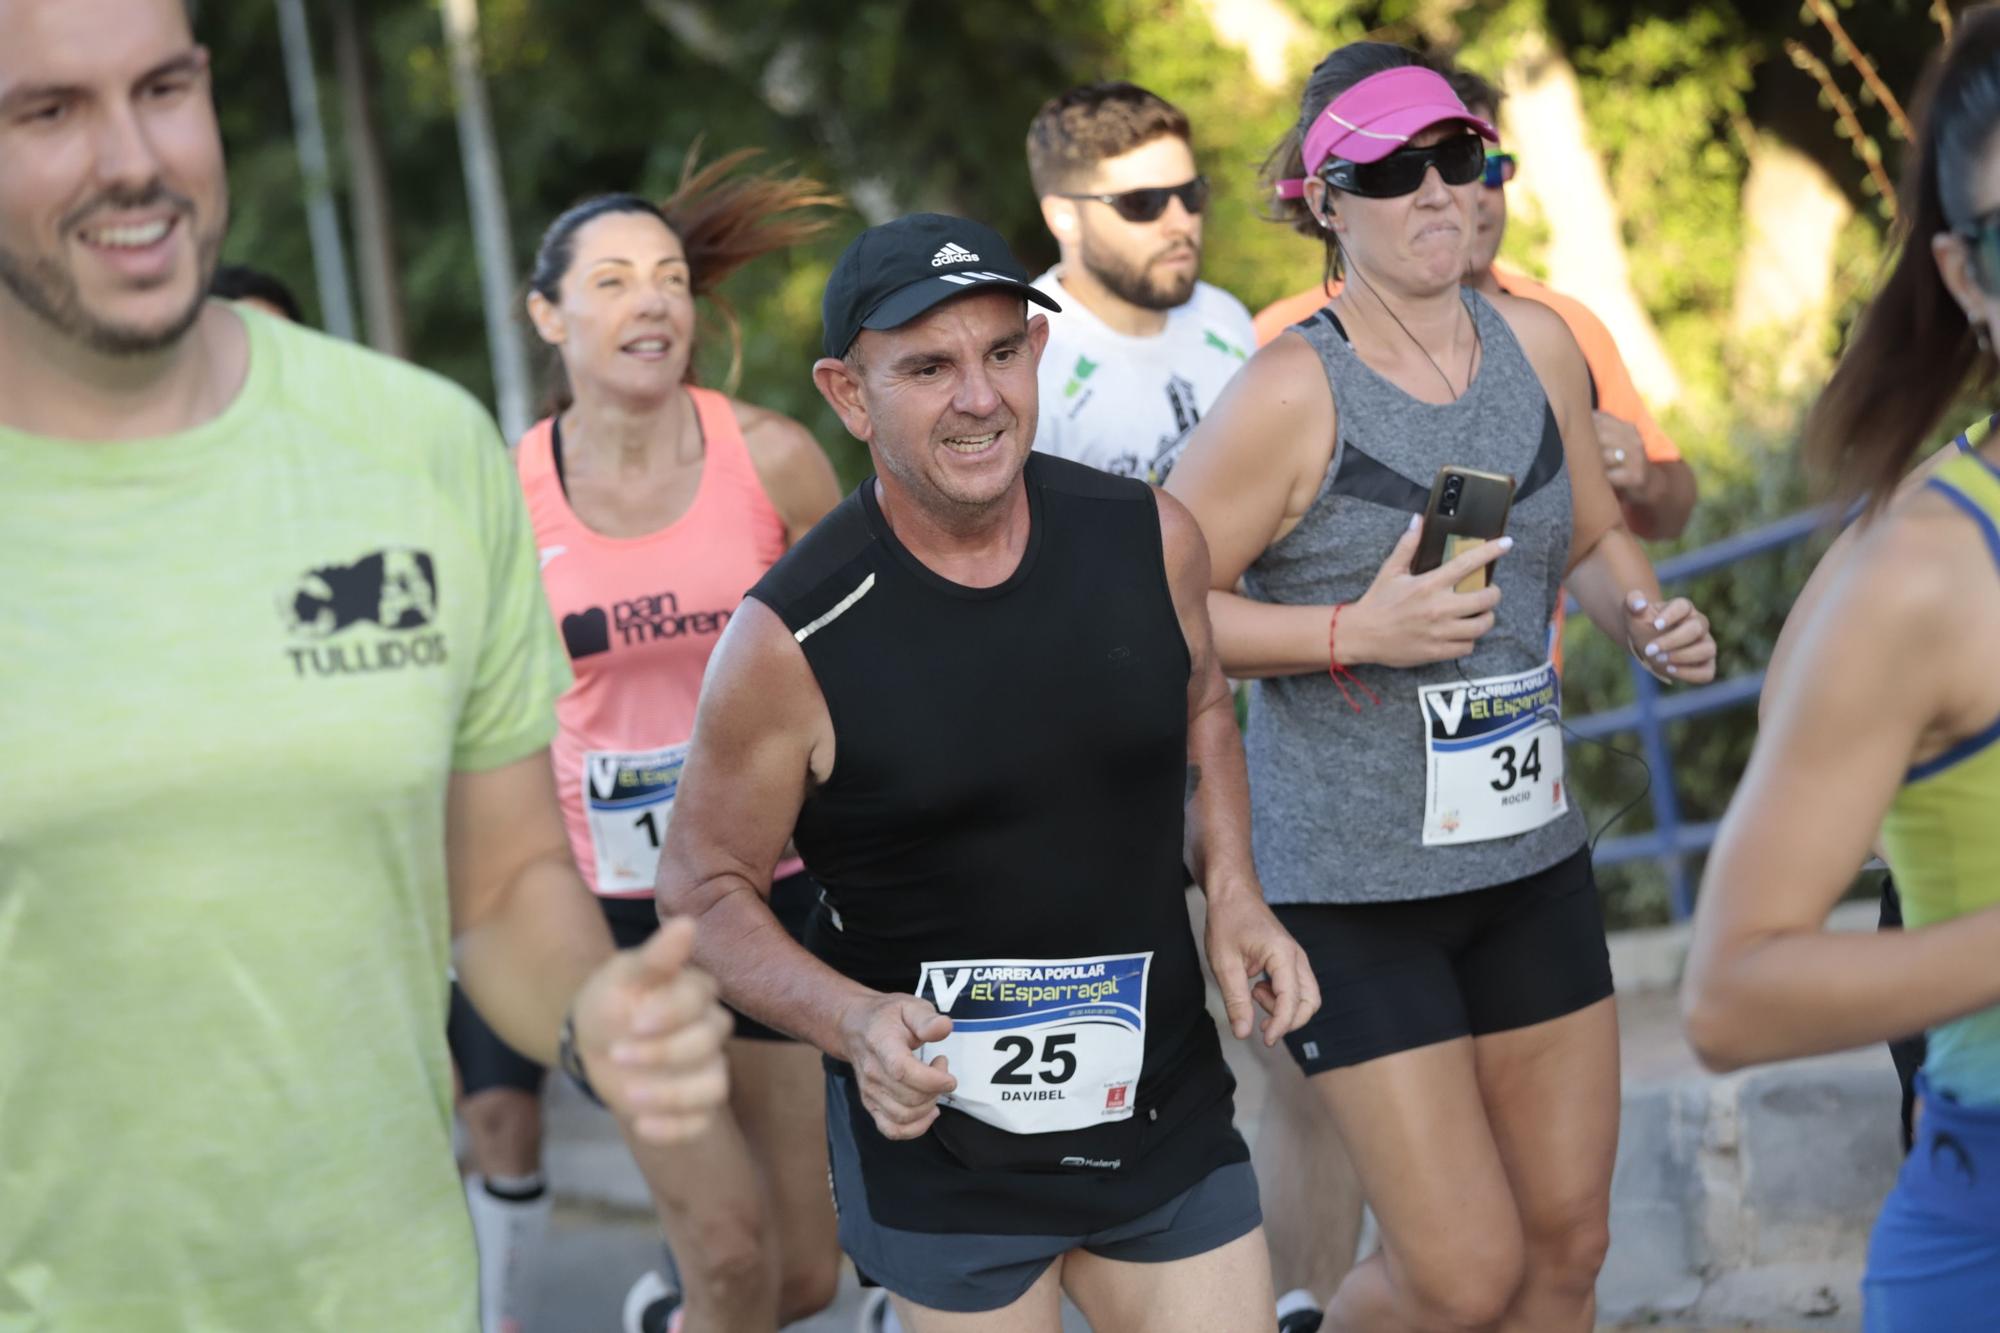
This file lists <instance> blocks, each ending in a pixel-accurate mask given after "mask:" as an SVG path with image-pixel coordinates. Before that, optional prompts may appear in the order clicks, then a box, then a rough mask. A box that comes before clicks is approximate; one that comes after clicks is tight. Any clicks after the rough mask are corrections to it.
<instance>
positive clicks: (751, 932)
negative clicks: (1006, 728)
mask: <svg viewBox="0 0 2000 1333" xmlns="http://www.w3.org/2000/svg"><path fill="white" fill-rule="evenodd" d="M832 760H833V723H832V720H831V719H830V718H829V717H828V715H827V711H826V702H825V700H824V699H823V698H822V697H821V695H820V692H819V685H818V682H816V681H815V680H814V679H813V674H812V670H811V668H810V667H808V666H807V665H806V659H805V653H804V651H803V650H802V649H801V648H800V647H799V645H798V642H797V641H796V640H795V639H793V637H792V634H791V631H790V630H788V629H786V628H785V625H784V622H783V621H782V620H780V619H779V618H778V615H777V613H776V612H774V611H772V610H771V609H770V608H769V607H767V606H765V605H764V604H763V603H762V602H759V601H757V600H756V599H754V598H750V599H746V600H745V601H744V602H743V604H742V606H740V607H739V608H738V609H737V611H736V614H735V615H733V616H731V617H730V620H729V624H728V626H727V628H725V629H724V631H723V634H722V637H721V639H720V640H718V641H717V643H716V646H715V653H714V656H713V657H712V658H711V659H710V661H709V665H708V671H707V674H706V676H705V677H704V678H703V686H702V691H701V702H700V704H699V707H698V709H697V711H696V714H695V724H694V734H693V736H692V738H691V739H690V741H689V745H688V755H687V762H686V764H685V766H684V767H683V768H682V770H681V781H680V786H679V788H678V790H677V792H676V795H675V797H674V813H673V818H672V819H670V820H669V821H668V822H667V833H666V839H665V843H664V845H663V846H662V847H661V849H660V866H659V876H658V879H657V881H656V884H655V892H656V894H657V896H658V899H659V905H660V911H661V914H662V915H663V916H665V915H668V914H672V913H682V914H685V915H687V916H691V917H693V918H694V919H695V923H696V926H697V931H696V944H695V958H696V960H697V961H699V962H701V963H702V964H703V965H704V966H707V967H710V968H711V970H713V971H714V975H715V978H716V981H717V982H718V983H719V984H720V985H721V987H722V993H723V995H724V996H725V997H727V999H728V1000H729V1003H731V1004H733V1005H735V1006H736V1007H737V1008H739V1009H741V1010H743V1011H744V1012H745V1013H748V1014H751V1015H754V1016H755V1017H756V1018H758V1019H760V1020H762V1021H764V1022H767V1023H770V1024H771V1025H772V1026H774V1027H777V1028H779V1029H780V1030H782V1031H785V1032H790V1033H792V1034H793V1035H795V1036H798V1037H801V1038H803V1039H805V1040H806V1041H809V1042H811V1043H812V1044H813V1045H815V1046H818V1047H819V1048H820V1049H821V1050H824V1051H831V1052H833V1053H835V1054H838V1053H839V1042H838V1040H837V1026H836V1024H835V1023H834V1021H833V1019H834V1015H835V1014H836V1013H837V1012H838V1011H839V1010H840V1009H841V1008H842V1006H843V1005H844V1004H845V1003H847V1002H848V1001H850V1000H852V999H855V998H857V997H859V996H862V995H872V994H873V992H870V991H868V990H867V989H866V988H865V987H862V986H859V985H857V984H855V983H854V982H851V981H848V980H847V979H846V978H844V977H842V976H840V974H838V973H837V972H835V971H834V970H833V969H832V968H829V967H827V966H826V965H825V964H824V963H821V962H820V961H819V960H818V959H816V958H814V957H813V956H812V955H811V954H809V953H807V952H806V951H805V949H803V948H801V947H800V946H799V944H798V943H797V942H796V941H795V940H793V939H792V937H791V936H790V935H789V934H787V933H786V931H785V928H784V927H783V926H782V925H781V924H779V922H778V919H777V917H776V916H775V915H773V913H772V912H771V908H770V902H769V900H770V893H771V871H772V870H773V869H774V868H775V867H776V866H777V864H778V860H779V858H780V856H781V855H782V854H783V852H784V848H785V843H786V842H787V840H789V839H790V837H791V836H792V826H793V825H794V824H795V823H796V822H797V820H798V814H799V810H800V808H801V807H802V806H803V805H804V803H805V798H806V794H807V792H808V791H809V790H810V788H811V786H812V784H814V783H815V782H817V781H819V780H821V779H823V778H824V777H826V775H827V774H829V773H831V772H832Z"/></svg>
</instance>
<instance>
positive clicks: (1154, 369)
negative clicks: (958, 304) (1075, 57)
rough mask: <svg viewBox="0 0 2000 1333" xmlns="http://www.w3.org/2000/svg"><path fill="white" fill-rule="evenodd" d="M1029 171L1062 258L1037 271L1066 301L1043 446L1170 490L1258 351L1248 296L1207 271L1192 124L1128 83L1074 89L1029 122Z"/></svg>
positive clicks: (1055, 336) (1045, 388)
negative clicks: (1193, 444) (1179, 461)
mask: <svg viewBox="0 0 2000 1333" xmlns="http://www.w3.org/2000/svg"><path fill="white" fill-rule="evenodd" d="M1028 175H1029V177H1030V178H1031V179H1032V180H1033V182H1034V186H1035V193H1036V194H1037V195H1039V196H1040V198H1041V202H1042V217H1043V219H1044V220H1045V221H1046V222H1047V223H1048V227H1049V231H1050V232H1051V233H1052V234H1053V235H1054V236H1055V238H1056V244H1057V245H1058V246H1059V247H1060V248H1061V251H1062V262H1061V263H1059V264H1057V265H1056V266H1055V267H1054V268H1052V269H1050V270H1049V271H1048V272H1046V273H1044V274H1042V276H1041V277H1039V278H1037V279H1035V286H1037V287H1038V288H1040V289H1041V290H1043V291H1044V292H1047V293H1048V294H1049V295H1050V296H1051V297H1053V298H1055V300H1056V301H1058V302H1059V303H1061V305H1062V308H1063V310H1062V313H1061V314H1059V315H1051V316H1050V317H1049V344H1048V350H1047V351H1045V352H1044V353H1043V354H1042V363H1041V399H1042V406H1041V421H1040V424H1039V425H1038V426H1037V427H1036V429H1035V447H1036V448H1037V449H1040V450H1043V451H1044V452H1047V453H1052V454H1056V455H1059V456H1061V457H1063V458H1070V459H1074V460H1076V461H1077V462H1080V463H1087V464H1089V465H1090V466H1092V467H1095V468H1100V469H1102V470H1103V471H1106V472H1114V473H1117V474H1119V475H1121V476H1128V477H1139V478H1141V479H1142V480H1145V481H1150V482H1152V483H1154V484H1155V485H1157V484H1159V483H1160V482H1163V481H1165V480H1166V476H1167V471H1168V469H1170V468H1171V467H1172V466H1173V461H1174V459H1175V457H1176V456H1177V455H1178V454H1179V451H1180V445H1181V441H1182V440H1183V439H1184V438H1185V436H1186V435H1187V432H1188V431H1189V430H1190V429H1191V428H1192V427H1193V426H1194V423H1195V422H1197V421H1199V420H1200V419H1201V414H1202V413H1203V412H1206V411H1207V410H1208V408H1209V405H1210V404H1211V403H1213V402H1214V401H1215V399H1216V396H1217V395H1218V394H1220V393H1221V392H1222V386H1223V385H1224V384H1226V383H1228V382H1229V377H1230V376H1231V375H1233V374H1234V373H1235V372H1236V368H1237V367H1238V366H1239V365H1241V364H1242V363H1243V362H1244V360H1245V359H1246V358H1248V356H1249V355H1250V353H1251V352H1252V351H1253V350H1255V348H1256V341H1255V339H1254V337H1253V336H1252V334H1251V331H1250V312H1249V311H1247V310H1245V309H1244V307H1243V303H1242V302H1240V301H1238V300H1237V299H1236V298H1235V297H1233V296H1231V295H1230V294H1229V293H1227V292H1225V291H1222V290H1221V289H1220V288H1217V287H1212V286H1210V285H1209V284H1208V283H1205V282H1202V281H1200V279H1199V278H1198V277H1197V274H1198V272H1199V271H1200V268H1201V224H1202V211H1203V209H1204V208H1205V207H1206V206H1207V204H1208V182H1207V181H1206V180H1204V179H1203V178H1202V177H1201V175H1200V174H1199V173H1198V172H1197V170H1196V168H1195V160H1194V147H1193V144H1192V142H1191V140H1190V136H1189V132H1188V120H1187V117H1186V116H1185V115H1184V114H1182V112H1181V111H1180V109H1179V108H1178V107H1175V106H1173V105H1172V104H1171V103H1169V102H1166V101H1164V100H1162V99H1161V98H1159V97H1157V96H1155V95H1154V94H1152V93H1150V92H1147V91H1146V90H1145V89H1144V88H1139V87H1136V86H1134V85H1132V84H1129V83H1095V84H1086V85H1084V86H1083V87H1080V88H1072V89H1070V90H1069V91H1068V92H1066V93H1063V94H1062V95H1061V96H1059V97H1055V98H1052V99H1050V100H1049V101H1048V102H1047V103H1046V104H1044V105H1043V107H1042V109H1041V111H1040V112H1038V113H1037V114H1036V116H1035V119H1034V123H1033V124H1032V125H1030V126H1029V127H1028Z"/></svg>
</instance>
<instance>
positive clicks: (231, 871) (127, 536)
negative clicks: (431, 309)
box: [0, 314, 568, 1333]
mask: <svg viewBox="0 0 2000 1333" xmlns="http://www.w3.org/2000/svg"><path fill="white" fill-rule="evenodd" d="M244 320H245V323H246V325H247V327H248V329H249V334H250V370H249V376H248V379H247V381H246V383H245V385H244V387H243V389H242V391H241V392H240V394H239V396H238V397H237V399H236V401H235V402H234V403H233V404H232V405H231V406H230V407H229V408H228V409H227V410H226V411H224V412H223V413H222V414H221V415H220V416H219V417H217V418H216V419H215V420H214V421H212V422H210V423H209V424H207V425H205V426H202V427H200V428H199V429H196V430H192V431H189V432H186V433H185V434H180V435H174V436H169V437H162V438H157V439H150V440H143V441H135V442H129V443H127V442H120V443H87V444H86V443H74V442H65V441H58V440H49V439H40V438H34V437H29V436H24V435H20V434H17V433H10V432H7V431H4V430H0V589H4V590H5V592H4V603H0V605H3V606H4V611H0V1333H13V1331H14V1330H28V1329H32V1330H38V1331H39V1330H61V1331H62V1333H90V1331H93V1330H100V1329H102V1330H117V1331H118V1333H130V1330H134V1329H148V1330H151V1329H174V1330H190V1331H202V1333H205V1331H207V1330H232V1331H234V1330H245V1331H249V1330H254V1331H255V1333H275V1331H276V1330H279V1329H283V1330H287V1331H288V1333H289V1331H291V1330H305V1329H328V1330H333V1329H338V1330H362V1329H365V1330H369V1331H370V1333H376V1331H377V1330H381V1331H383V1333H396V1331H400V1330H411V1331H412V1333H416V1331H418V1330H421V1331H422V1333H431V1331H432V1330H449V1331H451V1333H461V1331H463V1330H471V1329H474V1328H476V1326H477V1322H478V1321H477V1310H476V1304H477V1294H476V1260H475V1258H474V1255H473V1248H472V1237H471V1228H470V1225H469V1223H468V1221H467V1218H466V1212H465V1203H464V1197H463V1195H462V1194H461V1192H460V1189H459V1185H458V1179H457V1175H456V1172H455V1170H454V1167H453V1164H452V1156H451V1131H450V1116H451V1107H450V1100H451V1076H450V1066H449V1062H448V1057H447V1055H446V1051H445V1039H444V1029H445V1013H446V1002H447V990H446V985H447V983H446V967H447V963H448V961H449V959H448V949H449V943H450V921H449V915H450V914H449V906H448V902H447V897H446V889H445V855H444V813H445V788H446V784H447V781H448V779H449V777H450V775H451V773H452V772H453V771H454V770H480V769H487V768H493V767H497V766H499V765H502V764H505V763H509V762H511V761H514V760H517V759H521V758H523V757H526V756H528V755H531V754H534V753H535V752H536V751H537V750H539V749H541V748H542V747H544V746H545V745H547V743H548V741H549V738H550V736H551V734H552V732H553V730H554V726H555V720H554V712H553V702H554V700H555V697H556V695H557V694H558V693H560V691H561V690H562V688H563V687H564V685H565V684H566V683H567V681H568V665H567V661H566V659H565V657H564V654H563V650H562V645H561V642H560V640H559V638H558V637H557V635H556V633H555V628H554V624H553V622H552V620H551V618H550V616H549V613H548V610H547V607H546V603H545V601H544V598H543V593H542V585H541V580H540V578H539V577H538V574H537V570H536V559H535V549H534V539H533V535H532V533H531V531H530V529H529V526H528V521H527V514H526V512H525V509H524V506H523V504H522V500H521V496H520V492H519V489H518V487H517V486H516V484H515V481H514V473H513V469H512V468H511V467H510V465H509V460H508V458H507V456H506V453H505V451H504V449H503V448H502V446H501V442H500V439H499V437H498V434H497V432H496V431H495V430H494V428H493V425H492V424H491V422H490V420H489V419H488V417H487V416H486V414H485V412H484V411H483V410H482V409H481V408H480V407H479V405H478V404H477V403H476V402H475V401H474V400H473V399H472V398H470V397H469V396H468V395H466V394H465V393H463V392H461V391H460V390H458V389H456V388H454V387H452V386H451V385H449V384H447V383H446V382H445V381H443V380H441V379H438V378H437V377H435V376H432V375H429V374H426V373H424V372H422V371H419V370H415V369H413V368H411V367H409V366H406V365H403V364H401V363H399V362H396V361H392V360H389V359H387V358H384V357H379V356H376V355H373V354H372V353H368V352H364V351H361V350H359V349H356V348H353V347H349V346H347V345H345V344H341V343H338V342H335V341H332V340H330V339H327V338H323V337H321V336H319V335H317V334H313V333H310V332H307V331H304V330H300V329H296V328H293V327H292V326H290V325H286V324H283V323H281V322H279V321H276V320H273V319H267V318H264V317H261V316H257V315H254V314H246V315H245V316H244Z"/></svg>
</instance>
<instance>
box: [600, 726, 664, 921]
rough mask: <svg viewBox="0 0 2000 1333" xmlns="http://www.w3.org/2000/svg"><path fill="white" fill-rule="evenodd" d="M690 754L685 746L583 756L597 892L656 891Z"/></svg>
mask: <svg viewBox="0 0 2000 1333" xmlns="http://www.w3.org/2000/svg"><path fill="white" fill-rule="evenodd" d="M687 751H688V747H687V746H686V745H685V744H681V745H668V746H663V747H661V748H660V749H657V750H638V751H632V752H628V753H621V752H619V751H615V750H587V751H585V752H584V756H583V812H584V815H585V817H586V819H587V821H588V823H589V825H590V849H591V851H592V852H593V853H594V854H595V857H596V861H597V891H598V892H599V893H633V892H636V891H638V890H641V889H650V888H652V887H653V877H654V875H655V873H656V872H657V871H658V870H659V866H660V844H661V843H663V842H665V841H666V838H667V820H668V818H669V817H670V816H671V815H672V814H673V812H674V796H675V794H676V793H677V792H679V790H680V785H681V765H682V764H684V763H686V762H687Z"/></svg>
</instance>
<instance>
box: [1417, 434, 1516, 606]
mask: <svg viewBox="0 0 2000 1333" xmlns="http://www.w3.org/2000/svg"><path fill="white" fill-rule="evenodd" d="M1513 504H1514V479H1513V478H1512V477H1509V476H1503V475H1501V474H1499V473H1495V472H1479V471H1476V470H1474V469H1472V468H1468V467H1452V466H1449V465H1447V466H1445V467H1441V468H1439V469H1438V472H1437V476H1436V478H1434V479H1433V480H1432V482H1431V498H1430V503H1429V504H1427V505H1426V506H1425V507H1424V525H1423V531H1422V532H1421V533H1420V534H1419V535H1418V537H1417V558H1416V560H1415V561H1414V562H1413V563H1412V564H1411V566H1410V571H1411V572H1412V573H1415V574H1428V573H1429V572H1430V571H1431V570H1433V569H1436V568H1437V567H1438V566H1439V565H1442V564H1444V563H1445V562H1446V561H1447V560H1450V559H1452V558H1454V557H1455V556H1457V555H1458V554H1459V553H1460V552H1462V551H1465V550H1467V549H1468V548H1470V547H1474V546H1477V545H1479V544H1480V543H1481V542H1488V541H1492V540H1493V539H1494V538H1495V537H1498V536H1500V535H1502V534H1503V533H1505V532H1506V531H1507V511H1508V510H1509V509H1511V508H1512V507H1513ZM1492 572H1493V567H1492V566H1491V565H1482V566H1480V567H1479V568H1478V569H1476V570H1474V571H1473V572H1472V573H1470V574H1468V575H1466V576H1465V577H1464V578H1463V579H1460V580H1459V582H1458V591H1460V592H1478V591H1479V590H1480V589H1481V588H1484V587H1485V586H1486V584H1487V580H1488V578H1489V576H1490V575H1491V574H1492Z"/></svg>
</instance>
